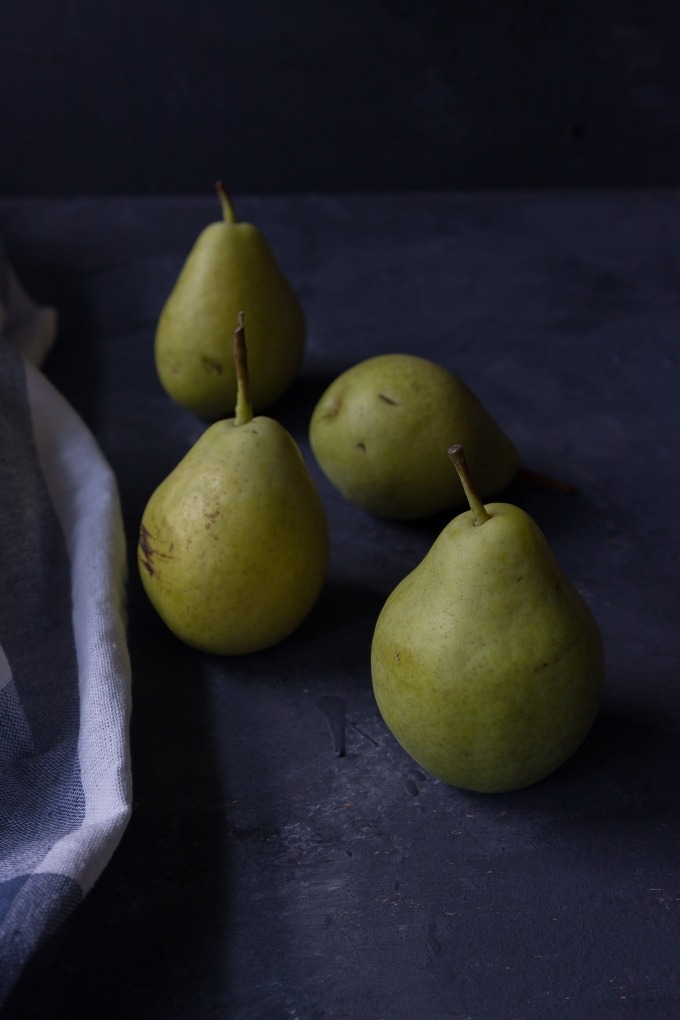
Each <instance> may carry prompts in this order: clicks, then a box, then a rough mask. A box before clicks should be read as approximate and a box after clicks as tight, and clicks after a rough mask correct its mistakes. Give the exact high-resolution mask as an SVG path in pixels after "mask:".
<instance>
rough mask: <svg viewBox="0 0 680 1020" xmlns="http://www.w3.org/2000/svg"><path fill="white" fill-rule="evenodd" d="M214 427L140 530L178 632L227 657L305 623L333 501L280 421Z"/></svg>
mask: <svg viewBox="0 0 680 1020" xmlns="http://www.w3.org/2000/svg"><path fill="white" fill-rule="evenodd" d="M241 396H242V393H241V390H239V401H238V405H237V414H236V416H235V417H234V418H229V419H224V420H221V421H218V422H215V423H214V424H212V425H210V426H209V427H208V428H207V429H206V431H205V432H204V433H203V434H202V435H201V436H200V438H199V439H198V441H197V442H196V443H195V444H194V446H192V447H191V449H190V450H189V452H188V453H187V454H186V455H185V457H184V458H183V459H182V460H181V461H180V463H179V464H178V465H177V467H176V468H175V469H174V470H173V471H172V472H171V473H170V474H169V475H168V477H167V478H166V479H165V480H164V481H163V482H161V484H160V485H159V486H158V488H157V489H156V490H155V491H154V492H153V494H152V495H151V497H150V499H149V501H148V503H147V505H146V508H145V510H144V513H143V515H142V521H141V526H140V536H139V543H138V565H139V572H140V576H141V578H142V583H143V585H144V589H145V591H146V593H147V595H148V597H149V599H150V600H151V602H152V604H153V605H154V607H155V608H156V610H157V611H158V613H159V615H160V616H161V617H162V619H163V620H164V621H165V623H166V624H167V626H168V627H169V628H170V630H171V631H173V633H174V634H175V635H176V636H177V637H179V638H180V639H181V640H182V641H184V642H186V643H187V644H189V645H191V646H193V647H195V648H197V649H200V650H201V651H205V652H210V653H214V654H220V655H239V654H245V653H249V652H255V651H260V650H262V649H264V648H268V647H270V646H271V645H274V644H276V643H278V642H279V641H281V640H283V638H285V637H287V636H288V635H289V634H290V633H292V631H293V630H295V628H296V627H297V626H299V624H300V623H301V622H302V621H303V620H304V619H305V617H306V616H307V615H308V613H309V612H310V610H311V608H312V606H313V605H314V603H315V602H316V600H317V597H318V595H319V593H320V591H321V588H322V586H323V583H324V579H325V575H326V570H327V566H328V558H329V532H328V524H327V520H326V514H325V510H324V506H323V503H322V501H321V498H320V496H319V494H318V492H317V489H316V487H315V485H314V481H313V479H312V477H311V475H310V474H309V471H308V469H307V466H306V464H305V462H304V459H303V457H302V454H301V452H300V449H299V447H298V446H297V444H296V443H295V441H294V439H293V438H292V436H291V435H290V434H289V433H288V432H287V431H286V429H284V428H283V426H282V425H280V424H279V423H278V422H277V421H275V420H274V419H272V418H268V417H265V416H262V415H260V416H257V417H252V410H251V407H250V405H249V402H248V400H247V399H245V400H241Z"/></svg>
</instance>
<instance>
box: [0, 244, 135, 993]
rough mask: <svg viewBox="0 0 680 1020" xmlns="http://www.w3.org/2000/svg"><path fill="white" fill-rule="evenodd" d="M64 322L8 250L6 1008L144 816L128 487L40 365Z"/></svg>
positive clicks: (3, 795)
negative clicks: (135, 796) (128, 610)
mask: <svg viewBox="0 0 680 1020" xmlns="http://www.w3.org/2000/svg"><path fill="white" fill-rule="evenodd" d="M56 328H57V316H56V313H55V311H54V310H53V309H50V308H41V307H38V306H37V305H36V304H35V303H34V302H33V301H32V300H31V299H30V298H29V297H28V295H27V294H26V292H25V291H24V289H23V287H22V286H21V284H20V283H19V281H18V279H17V277H16V276H15V274H14V273H13V271H12V269H11V267H10V266H9V264H8V262H7V259H6V257H5V256H4V254H3V251H2V249H1V248H0V1004H2V1002H3V1001H4V1000H5V999H6V997H7V995H8V993H9V991H10V989H11V988H12V986H13V985H14V984H15V982H16V980H17V978H18V977H19V975H20V973H21V971H22V969H23V967H24V966H25V964H26V963H27V961H28V960H29V958H30V957H31V955H32V954H33V953H34V952H35V950H36V949H37V947H38V946H39V945H40V944H41V943H42V942H43V941H44V940H45V939H46V938H48V937H49V935H50V934H51V933H53V932H54V931H55V930H56V929H57V927H58V926H59V925H60V923H61V922H62V921H63V920H64V919H65V918H66V917H67V916H68V915H69V913H70V912H71V911H72V910H73V909H74V908H75V907H76V905H77V904H78V903H80V901H81V900H82V898H83V896H84V895H85V894H86V893H87V892H88V891H89V890H90V888H91V887H92V885H93V883H94V882H95V880H96V879H97V878H98V876H99V875H100V874H101V872H102V870H103V868H104V867H105V865H106V864H107V862H108V861H109V859H110V857H111V855H112V853H113V852H114V850H115V848H116V846H117V845H118V843H119V841H120V838H121V836H122V834H123V831H124V829H125V826H126V824H127V821H128V818H129V814H130V808H131V770H130V753H129V713H130V664H129V658H128V651H127V643H126V632H125V619H124V597H125V580H126V578H125V569H126V568H125V563H126V557H125V539H124V533H123V525H122V517H121V511H120V503H119V496H118V489H117V485H116V480H115V478H114V476H113V473H112V471H111V469H110V467H109V465H108V463H107V461H106V459H105V458H104V456H103V454H102V451H101V449H100V448H99V446H98V445H97V443H96V441H95V439H94V437H93V436H92V434H91V433H90V431H89V430H88V429H87V427H86V426H85V424H84V423H83V421H82V420H81V419H80V418H79V417H78V415H77V414H76V412H75V411H74V410H73V408H72V407H71V406H70V405H69V404H68V402H67V401H66V400H65V399H64V398H63V397H62V396H61V394H60V393H59V392H58V391H57V390H56V388H55V387H54V386H53V385H52V384H51V383H50V382H49V380H48V379H47V377H46V376H45V375H44V374H43V372H42V371H41V370H40V365H41V364H42V361H43V359H44V357H45V355H46V354H47V352H48V351H49V349H50V347H51V345H52V343H53V341H54V339H55V335H56Z"/></svg>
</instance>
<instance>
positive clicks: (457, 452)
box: [448, 443, 491, 528]
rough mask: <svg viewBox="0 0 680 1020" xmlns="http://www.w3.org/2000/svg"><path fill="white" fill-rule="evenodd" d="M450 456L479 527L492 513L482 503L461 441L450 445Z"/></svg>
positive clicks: (473, 517) (475, 522) (473, 519)
mask: <svg viewBox="0 0 680 1020" xmlns="http://www.w3.org/2000/svg"><path fill="white" fill-rule="evenodd" d="M448 452H449V457H450V458H451V460H452V461H453V463H454V467H455V468H456V471H457V472H458V477H459V478H460V481H461V485H462V486H463V489H464V490H465V495H466V496H467V501H468V503H469V504H470V510H471V512H472V522H473V524H474V526H475V527H476V528H477V527H479V525H480V524H486V522H487V521H488V520H490V519H491V514H490V513H488V511H487V509H486V507H485V506H484V504H483V503H482V500H481V498H480V496H479V493H478V492H477V487H476V485H475V483H474V481H473V478H472V475H471V474H470V469H469V467H468V464H467V461H466V459H465V451H464V450H463V447H462V446H461V445H460V443H454V445H453V446H450V447H449V451H448Z"/></svg>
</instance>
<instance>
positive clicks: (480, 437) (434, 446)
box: [309, 354, 517, 520]
mask: <svg viewBox="0 0 680 1020" xmlns="http://www.w3.org/2000/svg"><path fill="white" fill-rule="evenodd" d="M454 437H456V438H458V439H460V441H461V443H462V444H464V446H465V448H466V450H467V451H468V460H469V462H470V466H471V468H472V469H473V470H474V471H475V474H476V476H477V479H478V483H477V484H478V486H479V489H480V491H481V492H482V494H483V496H484V498H485V499H487V498H489V497H490V496H493V495H495V494H496V493H498V492H500V491H501V490H502V489H504V488H505V487H506V486H507V485H508V484H509V483H510V482H511V481H512V479H513V477H514V475H515V473H516V472H517V451H516V449H515V447H514V445H513V443H512V441H511V440H510V439H509V438H508V437H507V436H506V435H505V433H504V432H503V431H502V430H501V428H500V427H499V426H498V425H497V424H496V422H495V421H494V420H493V418H492V417H491V415H490V414H489V413H488V411H487V410H486V409H485V407H484V406H483V405H482V403H481V402H480V400H479V399H478V398H477V397H476V396H475V394H474V393H473V392H472V391H471V390H470V389H469V387H468V386H466V385H465V383H464V382H463V381H462V380H461V379H459V378H458V377H457V376H455V375H454V374H453V373H452V372H450V371H449V370H448V369H447V368H445V367H444V366H442V365H438V364H436V363H435V362H433V361H429V360H428V359H426V358H421V357H417V356H415V355H412V354H380V355H377V356H375V357H372V358H367V359H366V360H365V361H361V362H359V363H358V364H356V365H353V366H352V367H351V368H349V369H348V370H347V371H346V372H343V373H342V375H339V376H338V377H337V378H336V379H335V380H334V381H333V382H332V383H331V385H330V386H329V387H328V389H327V390H326V391H325V393H324V394H323V395H322V397H321V399H320V400H319V402H318V403H317V405H316V407H315V408H314V411H313V413H312V417H311V421H310V426H309V441H310V445H311V447H312V452H313V453H314V456H315V457H316V459H317V461H318V463H319V466H320V468H321V470H322V471H323V472H324V474H325V475H326V476H327V478H328V479H329V480H330V481H331V482H332V484H333V485H334V486H335V487H336V488H337V489H338V490H339V491H340V492H341V493H342V494H343V495H344V496H345V497H346V498H347V499H348V500H350V502H352V503H355V504H357V505H358V506H361V507H363V508H364V509H365V510H368V511H369V512H370V513H373V514H376V515H377V516H380V517H387V518H393V519H403V520H407V519H415V518H418V517H425V516H427V515H429V514H433V513H437V512H438V511H440V510H444V509H447V508H449V507H454V506H457V505H461V504H463V503H464V501H465V493H464V492H463V488H462V486H461V484H460V482H459V480H458V477H457V476H456V473H455V472H454V471H452V469H451V462H450V460H449V459H448V457H447V455H446V451H447V449H448V447H449V445H450V444H451V441H452V439H453V438H454Z"/></svg>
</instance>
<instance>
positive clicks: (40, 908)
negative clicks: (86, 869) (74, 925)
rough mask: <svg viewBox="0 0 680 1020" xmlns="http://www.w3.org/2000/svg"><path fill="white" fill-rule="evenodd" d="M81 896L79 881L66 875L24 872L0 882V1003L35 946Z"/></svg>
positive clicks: (65, 915) (55, 926)
mask: <svg viewBox="0 0 680 1020" xmlns="http://www.w3.org/2000/svg"><path fill="white" fill-rule="evenodd" d="M82 898H83V891H82V889H81V888H80V886H79V885H78V883H77V882H74V881H73V879H72V878H68V877H67V876H66V875H53V874H49V873H45V874H37V875H26V876H24V877H23V878H20V879H19V878H15V879H12V880H10V881H9V882H2V883H0V910H2V912H3V915H4V923H3V928H4V936H3V942H2V956H0V1003H2V1002H3V1001H4V999H5V998H6V997H7V994H8V992H9V991H10V989H11V988H12V986H13V985H14V984H15V982H16V980H17V978H18V977H19V975H20V974H21V971H22V970H23V968H24V966H25V965H26V961H27V960H28V959H29V958H30V957H31V956H32V955H33V953H34V952H35V950H36V947H37V946H39V945H40V943H41V942H44V940H45V939H46V938H48V937H49V936H50V935H51V934H53V932H55V931H56V930H57V928H58V927H59V926H60V925H61V924H62V923H63V922H64V921H65V920H66V918H67V917H68V916H69V914H70V913H71V912H72V911H73V910H75V908H76V907H77V906H78V904H79V903H80V902H81V900H82Z"/></svg>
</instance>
